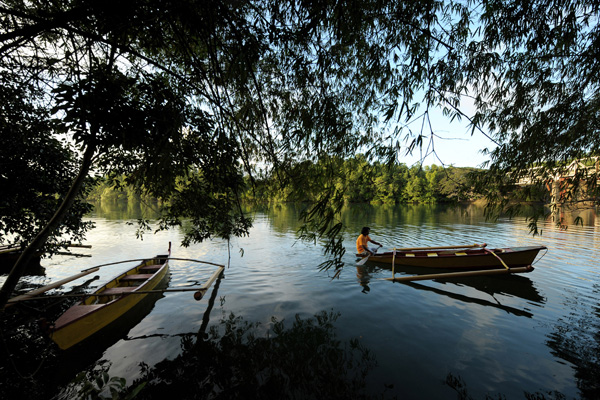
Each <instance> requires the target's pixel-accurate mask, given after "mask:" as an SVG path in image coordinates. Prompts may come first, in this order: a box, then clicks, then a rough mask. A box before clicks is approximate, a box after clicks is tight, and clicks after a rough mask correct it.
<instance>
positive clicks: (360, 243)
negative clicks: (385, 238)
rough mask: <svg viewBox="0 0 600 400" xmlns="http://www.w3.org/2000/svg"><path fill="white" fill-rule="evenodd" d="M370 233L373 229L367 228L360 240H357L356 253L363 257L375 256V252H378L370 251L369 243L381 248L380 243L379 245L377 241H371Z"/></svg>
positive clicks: (364, 229)
mask: <svg viewBox="0 0 600 400" xmlns="http://www.w3.org/2000/svg"><path fill="white" fill-rule="evenodd" d="M370 231H371V228H369V227H367V226H365V227H364V228H362V230H361V231H360V236H359V237H358V239H356V252H357V253H358V254H359V255H361V256H369V255H373V254H375V251H377V249H369V246H368V244H369V242H371V243H373V244H376V245H377V246H379V247H381V244H380V243H377V242H376V241H374V240H373V239H371V237H370V236H369V232H370Z"/></svg>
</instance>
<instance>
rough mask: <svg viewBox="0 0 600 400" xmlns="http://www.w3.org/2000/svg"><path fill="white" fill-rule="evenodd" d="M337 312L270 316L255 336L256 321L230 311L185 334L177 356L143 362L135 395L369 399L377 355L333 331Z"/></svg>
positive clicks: (160, 396)
mask: <svg viewBox="0 0 600 400" xmlns="http://www.w3.org/2000/svg"><path fill="white" fill-rule="evenodd" d="M338 316H339V314H337V313H334V312H325V311H322V312H321V313H319V314H316V315H315V316H314V318H307V319H302V318H300V317H299V316H296V319H295V320H294V321H293V323H292V326H291V327H286V326H285V324H284V321H278V320H276V319H275V318H272V322H273V325H272V327H271V328H270V329H269V331H268V332H267V334H266V335H265V336H261V337H257V336H256V335H255V331H256V329H257V328H258V327H259V325H260V324H259V323H253V322H247V321H244V320H243V319H242V318H241V317H236V316H234V315H233V314H231V315H229V317H228V318H224V319H222V320H221V322H220V324H219V325H217V326H213V327H211V329H210V330H209V333H208V334H207V335H201V336H204V337H201V336H200V337H198V338H196V337H191V336H187V337H185V338H184V339H183V340H182V343H181V345H182V350H183V351H182V353H181V355H180V356H178V357H177V358H175V359H174V360H164V361H162V362H160V363H159V364H157V365H156V366H155V367H153V368H151V369H149V368H145V367H143V369H144V371H143V376H142V377H141V378H140V380H139V381H140V382H143V381H145V382H148V383H147V386H146V387H145V388H144V390H143V391H142V392H141V393H140V394H139V395H138V398H142V399H154V398H167V396H168V395H169V394H172V393H173V391H174V390H176V391H177V393H178V394H181V396H182V397H181V398H206V399H210V398H215V399H218V398H223V399H231V398H245V397H248V396H251V397H254V398H262V399H270V398H273V399H281V398H302V399H310V398H315V399H320V398H329V399H335V398H340V399H342V398H343V399H347V398H368V397H369V396H368V395H367V394H366V387H365V386H366V384H365V377H366V376H367V374H368V372H369V370H370V369H372V367H373V366H374V365H375V360H374V358H373V356H372V355H371V353H370V352H369V351H368V350H367V349H365V348H364V347H362V346H361V345H360V343H358V341H357V340H351V341H349V343H342V342H341V341H340V340H338V339H337V338H336V335H335V329H334V322H335V321H336V319H337V318H338ZM378 397H379V396H378Z"/></svg>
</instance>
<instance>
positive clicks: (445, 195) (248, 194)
mask: <svg viewBox="0 0 600 400" xmlns="http://www.w3.org/2000/svg"><path fill="white" fill-rule="evenodd" d="M340 164H341V165H340V168H339V169H338V174H337V176H336V177H334V178H332V179H330V180H329V181H327V182H323V180H322V179H320V178H319V172H320V171H319V169H320V168H319V166H318V165H316V164H313V163H310V162H307V163H304V164H301V165H298V169H300V168H301V169H303V170H306V169H311V170H312V171H311V172H313V173H311V175H312V176H314V177H315V179H314V180H312V181H309V182H298V181H297V180H295V179H294V177H293V176H291V177H288V179H285V180H283V181H282V180H280V179H277V178H271V177H264V178H262V177H254V178H250V177H249V176H246V177H244V180H245V183H246V185H245V186H246V187H245V189H244V191H243V192H242V193H240V199H241V201H242V202H243V203H246V204H258V203H265V202H266V203H270V204H281V203H291V202H308V203H310V202H314V201H316V200H317V198H318V197H319V195H320V194H322V192H323V191H325V190H327V189H328V188H329V187H331V185H335V187H336V189H338V190H341V191H343V193H344V196H343V198H344V202H345V203H347V204H349V203H370V204H410V203H418V204H435V203H459V202H475V201H477V200H481V199H482V196H481V195H478V194H477V193H476V191H475V189H474V185H473V184H472V183H471V181H470V176H471V175H472V174H474V173H477V172H479V171H481V170H480V169H477V168H469V167H440V166H437V165H431V166H424V167H422V166H419V165H415V166H412V167H408V166H406V165H405V164H394V165H384V164H379V163H375V164H369V163H368V162H367V161H366V160H365V158H364V157H362V156H357V157H355V158H352V159H349V160H344V161H342V162H341V163H340ZM299 193H300V195H299ZM86 199H87V201H90V202H93V203H102V202H121V201H127V202H136V203H137V202H142V203H145V204H148V205H156V206H160V204H161V200H160V199H157V198H154V197H152V196H150V195H148V194H144V193H140V192H139V191H136V190H135V188H133V187H132V186H128V185H119V187H118V188H117V187H115V186H113V185H111V183H110V181H109V180H100V182H99V183H98V184H97V185H96V186H94V187H93V188H92V189H91V190H90V192H89V193H88V195H87V197H86Z"/></svg>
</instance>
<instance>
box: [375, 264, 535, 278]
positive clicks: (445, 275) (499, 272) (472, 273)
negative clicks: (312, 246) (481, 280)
mask: <svg viewBox="0 0 600 400" xmlns="http://www.w3.org/2000/svg"><path fill="white" fill-rule="evenodd" d="M531 271H533V267H532V266H531V265H528V266H526V267H516V268H509V269H486V270H483V271H461V272H448V273H442V274H426V275H414V276H401V277H399V278H385V280H387V281H393V282H412V281H425V280H429V279H447V278H464V277H469V276H482V275H503V274H517V273H525V272H531Z"/></svg>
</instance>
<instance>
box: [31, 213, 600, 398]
mask: <svg viewBox="0 0 600 400" xmlns="http://www.w3.org/2000/svg"><path fill="white" fill-rule="evenodd" d="M297 211H298V210H297V209H295V208H294V207H281V208H275V209H272V210H269V211H267V212H262V213H255V215H254V216H255V221H254V227H253V229H252V232H251V235H250V237H248V238H239V239H235V240H233V241H232V242H231V243H230V246H229V247H228V243H227V242H225V241H220V240H216V241H211V242H206V243H201V244H195V245H192V246H190V247H188V248H182V247H180V246H179V243H180V242H181V234H180V233H179V232H177V231H170V232H161V233H158V234H156V235H154V234H147V235H145V236H144V237H143V240H138V239H136V237H135V225H133V226H132V225H130V224H128V223H130V222H132V221H135V219H136V218H138V217H140V216H141V215H139V210H129V211H124V210H116V209H102V208H98V209H97V210H96V212H95V213H93V214H92V215H91V216H90V219H91V220H92V221H94V222H95V223H96V226H97V227H96V229H95V230H94V231H92V232H91V233H90V234H89V237H88V243H89V244H91V245H92V246H93V248H92V249H90V250H81V252H84V253H87V254H91V255H92V257H91V258H68V257H56V258H53V259H51V260H43V261H42V264H43V265H44V266H45V267H46V275H45V276H43V277H39V276H37V277H28V278H27V281H28V282H29V283H35V284H43V283H47V282H50V281H54V280H57V279H60V278H63V277H66V276H69V275H72V274H74V273H76V272H78V271H79V270H81V269H84V268H88V267H90V266H93V265H98V264H103V263H109V262H113V261H118V260H124V259H134V258H142V257H148V256H151V255H155V254H158V253H162V252H164V251H166V249H167V245H168V242H169V241H172V242H173V252H172V256H173V257H179V258H190V259H200V260H205V261H210V262H214V263H220V264H228V265H229V267H228V269H226V271H225V277H224V279H223V280H222V281H221V283H220V287H219V289H218V301H217V302H216V305H215V307H214V309H213V310H212V311H211V313H210V319H211V320H210V323H211V324H216V323H218V322H219V320H220V319H221V318H222V317H224V316H227V315H228V314H229V313H232V312H233V313H234V314H235V315H236V316H241V317H243V318H244V319H245V320H247V321H252V322H260V323H261V328H262V329H263V330H264V332H266V331H267V329H268V328H269V327H270V326H271V324H272V322H271V317H272V316H274V317H276V318H277V319H279V320H281V319H284V320H286V321H293V319H294V317H295V316H296V315H299V316H300V317H302V318H308V317H311V316H313V315H314V314H316V313H318V312H320V311H321V310H326V311H334V312H337V313H339V314H340V317H339V318H338V320H337V322H336V323H335V328H336V334H337V336H338V338H339V339H340V340H342V341H347V340H349V339H351V338H359V339H360V341H361V343H362V344H363V345H364V346H365V347H367V348H368V349H369V350H370V351H371V352H372V353H373V354H374V356H375V358H376V360H377V366H376V367H375V368H374V369H373V370H372V371H371V372H370V374H369V375H368V377H367V383H368V387H369V390H370V391H371V392H372V393H382V392H384V390H386V392H385V393H386V395H398V397H399V398H407V399H412V398H414V399H420V398H454V397H455V396H456V394H455V392H454V390H453V389H451V388H450V387H449V386H448V385H446V384H445V383H444V381H445V379H446V377H447V376H448V375H449V374H451V375H452V376H454V377H460V379H462V381H463V382H464V383H465V384H466V386H467V388H468V391H469V394H470V395H471V396H473V398H484V397H485V395H486V394H489V395H492V396H495V395H497V394H503V395H505V396H507V398H511V399H512V398H524V392H544V393H546V392H549V391H558V392H561V393H562V394H564V395H566V396H567V398H573V397H576V398H579V397H588V398H590V394H589V393H599V392H598V390H599V389H598V386H595V389H594V385H598V384H597V382H595V381H594V379H595V378H594V376H595V377H597V374H598V369H599V364H600V361H599V360H598V353H599V351H600V340H599V339H598V337H599V334H600V333H599V332H600V267H599V266H598V259H599V258H600V251H599V250H598V249H600V233H599V230H600V222H599V221H600V220H599V219H598V216H599V214H598V213H597V212H596V211H593V210H588V211H584V212H581V213H579V214H577V215H581V216H582V217H583V218H584V226H575V225H571V226H569V228H568V229H567V230H560V229H558V228H557V227H555V225H554V223H553V222H551V221H549V222H546V223H545V224H544V225H543V235H542V236H537V237H532V236H531V235H530V234H529V230H528V227H527V223H526V222H525V221H524V220H521V219H516V220H508V219H500V220H499V221H497V222H488V221H485V219H484V218H483V214H482V209H480V208H478V207H475V206H468V207H463V208H460V209H456V208H445V207H439V206H437V207H436V206H397V207H396V206H394V207H385V206H361V207H358V206H357V207H351V208H348V209H346V210H345V211H344V213H343V216H342V218H343V220H344V222H345V223H346V224H347V226H348V231H347V235H346V242H345V245H346V248H347V254H346V256H345V262H346V263H347V264H346V267H345V268H344V269H343V271H342V273H341V274H340V275H339V278H338V279H333V280H332V276H333V273H334V272H332V271H324V272H321V271H319V270H318V268H317V266H318V265H319V264H320V263H321V262H323V261H324V260H325V258H324V256H323V255H322V249H321V248H320V247H319V246H312V245H307V244H305V243H301V242H297V240H296V235H295V232H296V229H297V228H298V225H297V222H296V218H297ZM567 217H569V218H572V217H573V216H572V215H568V216H567ZM363 225H368V226H370V227H371V229H372V230H371V236H372V237H373V238H374V239H375V240H377V241H379V242H381V243H382V244H384V248H392V247H408V246H438V245H445V244H448V245H455V244H472V243H481V242H486V243H487V244H488V246H489V247H504V246H529V245H545V246H547V247H548V249H549V250H548V253H547V254H546V255H545V256H544V257H543V258H541V260H539V261H538V262H537V263H536V264H535V265H534V267H535V271H533V272H532V273H530V274H525V275H520V276H510V277H473V278H463V279H462V280H460V281H444V282H440V281H422V282H419V283H413V284H398V283H391V282H389V281H386V280H384V279H383V278H387V277H391V271H390V270H389V269H386V268H385V266H381V265H369V264H367V265H366V266H364V267H356V266H355V261H356V260H355V257H354V256H353V255H354V248H355V245H354V242H355V240H356V235H357V234H358V233H359V232H360V228H361V227H362V226H363ZM77 250H79V249H77ZM122 269H124V267H123V265H117V266H110V267H105V268H102V269H101V271H100V279H99V280H98V281H95V282H94V283H93V286H94V287H96V286H99V285H101V284H103V283H104V282H106V281H108V280H110V279H111V278H113V277H114V276H115V275H117V274H118V273H119V272H120V271H121V270H122ZM213 271H214V267H211V266H203V265H201V264H196V263H193V262H188V261H173V262H172V263H171V281H170V288H178V287H185V286H189V285H193V284H196V283H197V282H203V281H204V280H205V279H206V278H208V277H209V276H210V275H211V273H212V272H213ZM400 273H402V272H400ZM85 279H86V278H82V279H81V280H78V281H75V282H73V283H70V284H68V285H67V287H64V288H63V289H62V290H69V289H70V288H71V287H72V286H74V285H77V284H80V283H82V282H83V281H84V280H85ZM210 293H211V292H210V291H209V293H208V294H207V296H206V297H205V299H203V300H202V301H199V302H198V301H195V300H194V299H193V297H192V295H191V293H169V294H166V295H165V296H164V297H163V298H161V299H159V300H158V301H157V302H156V304H155V306H154V308H153V309H152V311H151V312H150V313H149V314H148V315H147V316H146V317H145V318H144V319H143V320H142V321H141V322H140V323H139V324H138V325H136V326H135V327H133V328H132V329H131V330H130V331H129V333H128V334H127V338H125V339H122V340H119V341H118V342H116V343H114V344H113V345H112V346H110V347H109V348H107V349H105V350H104V352H103V354H102V356H101V357H99V359H98V361H97V362H98V363H103V364H105V365H110V368H109V374H110V375H111V376H120V377H125V378H127V381H128V382H132V380H133V379H135V378H137V377H139V375H140V367H139V363H140V362H142V361H143V362H144V363H146V364H148V365H149V366H152V365H154V364H155V363H157V362H159V361H161V360H163V359H173V358H174V357H175V356H177V355H178V354H179V353H180V352H181V335H182V334H185V333H194V332H197V331H198V329H199V327H200V324H201V322H202V316H203V314H204V312H205V311H206V308H207V298H208V296H209V295H210ZM259 333H260V332H259ZM590 366H592V370H593V371H595V372H592V373H591V377H590V372H589V371H590ZM594 373H595V374H596V375H594ZM384 385H385V386H384ZM386 388H387V389H386ZM594 390H595V392H594Z"/></svg>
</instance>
